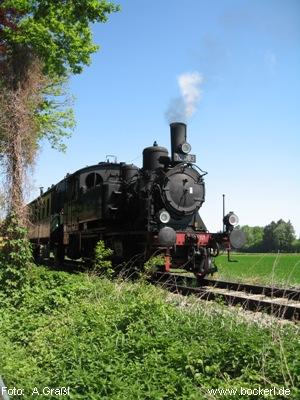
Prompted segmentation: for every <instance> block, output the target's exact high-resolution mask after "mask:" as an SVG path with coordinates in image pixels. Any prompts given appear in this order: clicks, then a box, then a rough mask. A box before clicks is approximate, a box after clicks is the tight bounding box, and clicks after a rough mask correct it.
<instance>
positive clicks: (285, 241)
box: [273, 219, 295, 251]
mask: <svg viewBox="0 0 300 400" xmlns="http://www.w3.org/2000/svg"><path fill="white" fill-rule="evenodd" d="M273 235H274V244H275V248H276V249H277V250H280V251H291V250H292V243H293V241H294V240H295V231H294V228H293V226H292V224H291V222H290V221H288V222H285V221H283V220H282V219H280V220H279V221H277V226H276V228H275V229H274V232H273Z"/></svg>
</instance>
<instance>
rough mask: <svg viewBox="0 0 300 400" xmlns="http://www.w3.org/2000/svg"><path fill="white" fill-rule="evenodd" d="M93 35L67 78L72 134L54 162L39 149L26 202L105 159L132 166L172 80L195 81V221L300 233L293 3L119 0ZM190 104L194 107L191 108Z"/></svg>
mask: <svg viewBox="0 0 300 400" xmlns="http://www.w3.org/2000/svg"><path fill="white" fill-rule="evenodd" d="M119 4H120V5H121V8H122V11H121V12H119V13H117V14H114V15H111V16H110V17H109V21H108V23H106V24H102V25H97V26H96V25H95V26H94V27H93V31H94V39H95V41H96V42H97V43H98V44H100V45H101V50H100V51H99V52H98V53H97V54H95V55H94V56H93V62H92V65H91V66H90V67H88V68H86V69H85V70H84V72H83V73H82V74H81V75H78V76H76V77H73V78H72V79H71V81H70V91H71V92H72V93H73V94H74V95H75V97H76V101H75V112H76V119H77V127H76V128H75V131H74V133H73V136H72V138H71V139H70V140H68V142H67V146H68V150H67V152H66V154H60V153H58V152H56V151H54V150H51V149H50V147H49V145H47V144H43V146H42V149H41V153H40V156H39V158H38V160H37V164H36V168H35V171H34V174H33V181H34V182H33V186H34V187H33V190H32V192H31V198H33V197H35V196H36V195H37V194H38V187H39V186H44V187H45V188H47V187H48V186H50V185H51V184H52V183H56V182H57V181H59V180H60V179H61V178H63V177H64V176H65V174H66V173H67V172H70V173H71V172H74V171H76V170H77V169H79V168H82V167H84V166H86V165H91V164H96V163H98V162H99V161H102V160H104V159H105V156H106V155H107V154H115V155H116V156H117V158H118V161H126V162H133V163H135V164H136V165H138V166H141V163H142V150H143V148H144V147H147V146H150V145H152V143H153V141H154V140H157V141H158V143H159V144H160V145H163V146H166V147H168V148H169V147H170V144H169V127H168V120H167V118H166V112H167V111H168V109H169V107H170V104H172V102H174V99H178V98H180V96H181V91H180V87H179V84H178V80H179V77H180V76H182V75H184V74H192V73H193V74H197V76H198V77H200V78H201V79H200V82H198V85H197V90H198V91H197V96H196V97H195V98H194V107H195V108H194V110H193V111H194V112H193V114H192V115H190V116H189V117H188V118H187V120H186V122H187V124H188V141H189V143H190V144H191V145H192V149H193V150H192V153H193V154H196V155H197V164H198V165H199V166H200V167H201V168H202V169H203V170H205V171H208V175H207V176H206V193H207V194H206V202H205V204H204V206H203V207H202V209H201V215H202V217H203V219H204V221H205V222H206V224H207V227H208V228H209V229H210V230H211V231H216V230H219V229H221V226H222V221H221V219H222V194H223V193H225V194H226V198H227V206H226V208H227V210H228V211H230V210H234V211H235V212H236V213H237V214H238V215H239V217H240V223H241V224H242V225H245V224H248V225H251V226H254V225H260V226H264V225H266V224H268V223H270V222H271V221H272V220H278V219H280V218H283V219H285V220H288V219H290V220H291V222H292V224H293V226H294V227H295V230H296V233H297V236H299V235H300V211H299V203H300V179H299V176H300V162H299V153H300V131H299V130H300V129H299V128H300V107H299V105H300V1H298V0H251V1H246V0H218V1H217V0H211V1H208V0H206V1H204V0H202V1H201V0H185V1H183V0H181V1H179V0H160V1H158V0H151V1H150V0H123V1H119ZM197 97H198V99H197Z"/></svg>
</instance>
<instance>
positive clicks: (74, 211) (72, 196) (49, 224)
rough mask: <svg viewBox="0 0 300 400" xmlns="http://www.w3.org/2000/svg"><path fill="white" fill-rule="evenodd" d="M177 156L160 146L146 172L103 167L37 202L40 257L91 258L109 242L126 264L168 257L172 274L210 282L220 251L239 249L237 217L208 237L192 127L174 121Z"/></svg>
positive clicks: (33, 213) (34, 229)
mask: <svg viewBox="0 0 300 400" xmlns="http://www.w3.org/2000/svg"><path fill="white" fill-rule="evenodd" d="M170 129H171V155H170V156H169V153H168V150H167V149H166V148H164V147H161V146H158V144H157V143H156V142H154V144H153V146H151V147H147V148H145V149H144V150H143V167H142V168H138V167H137V166H135V165H133V164H126V163H123V162H120V163H117V162H110V161H109V160H107V161H106V162H100V163H99V164H97V165H93V166H89V167H86V168H83V169H80V170H78V171H76V172H75V173H73V174H68V175H67V176H66V177H65V178H64V179H63V180H62V181H60V182H59V183H57V184H56V185H52V187H51V188H49V189H48V190H47V191H46V192H45V193H42V192H41V195H40V196H39V197H38V198H37V199H35V200H34V201H32V202H31V203H30V204H29V209H30V220H31V224H30V227H29V238H30V240H31V242H32V244H33V247H34V252H35V255H37V254H38V255H42V256H44V257H48V256H49V254H50V252H51V251H52V252H54V254H55V257H56V259H57V261H58V262H62V261H63V259H64V257H65V256H67V257H69V258H71V259H79V258H91V257H92V256H93V251H94V248H95V245H96V243H97V242H98V241H99V240H101V239H102V240H104V242H105V244H106V246H108V247H109V248H111V249H112V250H113V262H114V264H119V263H122V262H126V261H128V260H131V259H132V258H134V257H137V255H139V256H140V259H141V260H142V261H143V262H145V261H146V260H147V259H149V258H150V257H151V256H153V255H156V254H160V255H162V256H163V258H164V267H163V268H164V270H165V271H170V269H171V268H172V269H173V268H181V269H185V270H187V271H191V272H193V273H194V274H195V275H197V276H198V277H204V276H205V275H206V274H208V273H212V272H214V271H215V265H214V258H215V257H216V256H217V255H218V254H219V249H220V248H227V249H228V248H231V247H234V248H239V247H241V246H242V245H243V243H244V236H243V232H241V231H240V230H238V229H234V226H236V225H237V223H238V218H237V216H236V215H235V214H234V213H233V212H230V213H229V214H227V215H226V216H224V220H223V224H224V229H223V231H221V232H218V233H210V232H208V230H207V228H206V226H205V224H204V222H203V221H202V219H201V217H200V215H199V212H198V211H199V209H200V207H201V206H202V204H203V203H204V201H205V184H204V178H203V177H204V175H205V174H206V172H204V171H202V170H201V169H200V168H198V167H197V166H196V164H195V163H196V156H195V155H193V154H191V146H190V144H189V143H188V142H187V140H186V125H185V124H184V123H179V122H177V123H172V124H171V125H170Z"/></svg>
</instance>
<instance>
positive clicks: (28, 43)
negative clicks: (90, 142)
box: [0, 0, 119, 276]
mask: <svg viewBox="0 0 300 400" xmlns="http://www.w3.org/2000/svg"><path fill="white" fill-rule="evenodd" d="M118 10H119V7H118V6H116V5H114V4H112V3H110V2H108V1H107V0H80V1H78V0H60V1H56V0H3V1H1V3H0V160H1V162H2V165H3V166H4V172H5V175H6V181H7V187H8V194H9V196H8V200H9V207H8V208H9V211H10V218H8V220H7V223H6V225H5V226H6V228H5V229H6V233H5V237H6V238H7V243H6V245H4V247H3V254H4V259H5V257H6V260H8V269H7V271H10V270H11V268H13V267H14V266H15V267H16V268H18V265H17V264H18V263H19V264H20V265H19V267H20V268H21V267H22V268H23V267H24V263H25V258H26V259H27V260H29V259H28V257H27V256H26V257H25V258H22V257H19V258H12V257H11V255H12V254H15V255H18V254H20V251H21V250H20V249H22V248H23V249H26V251H24V253H26V254H29V252H28V251H27V250H28V246H27V245H26V243H24V241H23V239H24V240H25V237H24V230H22V229H21V230H20V227H22V226H24V225H25V214H24V212H23V211H24V207H23V185H24V177H25V173H26V171H27V168H28V166H29V165H31V164H32V162H33V160H34V156H35V154H36V151H37V149H38V143H39V140H40V139H41V138H43V137H46V138H48V139H49V140H50V142H51V144H52V145H53V146H54V147H60V148H62V141H61V139H62V138H63V137H64V136H66V135H67V136H68V135H69V134H70V131H69V129H70V128H72V126H73V118H72V110H71V108H70V107H69V103H68V102H67V103H66V102H65V97H64V96H63V94H64V92H63V85H64V83H65V82H66V81H67V80H68V77H69V76H70V75H71V74H78V73H80V72H81V71H82V69H83V67H84V66H85V65H88V64H89V63H90V57H91V54H92V53H93V52H95V51H96V50H97V49H98V46H97V45H96V44H94V43H93V38H92V32H91V26H90V24H91V23H94V22H106V21H107V16H108V14H110V13H112V12H116V11H118ZM62 97H63V98H62ZM57 99H60V100H62V101H61V102H59V101H57ZM66 104H67V106H66ZM3 254H2V255H1V256H3ZM2 263H3V257H2ZM21 264H22V265H21ZM18 275H19V274H13V276H18ZM2 276H8V275H7V274H2Z"/></svg>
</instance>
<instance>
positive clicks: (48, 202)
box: [46, 198, 50, 217]
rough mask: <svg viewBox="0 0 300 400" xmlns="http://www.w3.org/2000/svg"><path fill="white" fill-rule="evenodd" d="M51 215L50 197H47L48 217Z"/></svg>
mask: <svg viewBox="0 0 300 400" xmlns="http://www.w3.org/2000/svg"><path fill="white" fill-rule="evenodd" d="M49 215H50V199H49V198H48V199H47V213H46V217H49Z"/></svg>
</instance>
